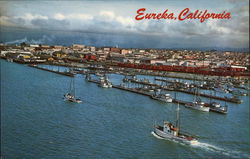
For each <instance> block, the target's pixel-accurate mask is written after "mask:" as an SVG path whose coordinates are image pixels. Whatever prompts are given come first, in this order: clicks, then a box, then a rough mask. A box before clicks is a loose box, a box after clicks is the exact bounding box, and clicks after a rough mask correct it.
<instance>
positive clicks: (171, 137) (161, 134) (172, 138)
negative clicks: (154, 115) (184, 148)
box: [154, 127, 197, 144]
mask: <svg viewBox="0 0 250 159" xmlns="http://www.w3.org/2000/svg"><path fill="white" fill-rule="evenodd" d="M154 133H155V134H156V135H158V136H159V137H161V138H163V139H166V140H170V141H175V142H178V143H184V144H195V143H197V140H196V139H192V140H188V139H186V138H181V137H178V136H174V135H171V134H168V133H165V132H163V131H162V130H160V129H158V128H157V127H155V129H154Z"/></svg>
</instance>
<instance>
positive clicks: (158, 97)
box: [151, 94, 173, 103]
mask: <svg viewBox="0 0 250 159" xmlns="http://www.w3.org/2000/svg"><path fill="white" fill-rule="evenodd" d="M151 98H152V99H155V100H159V101H163V102H166V103H171V102H172V101H173V98H172V97H171V96H170V94H153V95H151Z"/></svg>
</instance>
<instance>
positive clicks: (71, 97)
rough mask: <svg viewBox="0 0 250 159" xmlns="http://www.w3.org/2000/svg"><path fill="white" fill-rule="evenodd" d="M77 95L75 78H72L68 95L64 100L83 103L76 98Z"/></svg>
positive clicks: (65, 95)
mask: <svg viewBox="0 0 250 159" xmlns="http://www.w3.org/2000/svg"><path fill="white" fill-rule="evenodd" d="M75 94H76V93H75V80H74V78H71V81H70V87H69V91H68V93H66V94H64V100H65V101H69V102H73V103H81V102H82V101H81V99H80V98H76V96H75Z"/></svg>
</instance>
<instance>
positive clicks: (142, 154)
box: [1, 60, 250, 159]
mask: <svg viewBox="0 0 250 159" xmlns="http://www.w3.org/2000/svg"><path fill="white" fill-rule="evenodd" d="M121 78H122V76H119V75H110V79H111V81H112V82H115V83H119V81H120V79H121ZM69 83H70V77H66V76H62V75H58V74H54V73H50V72H46V71H42V70H38V69H34V68H31V67H27V66H25V65H20V64H16V63H8V62H6V61H3V60H1V126H2V127H1V130H2V134H1V137H2V138H1V146H2V147H1V148H2V149H1V152H2V157H3V158H4V159H12V158H38V159H39V158H41V159H54V158H61V159H68V158H109V159H110V158H111V159H112V158H114V159H117V158H145V159H151V158H154V159H162V158H249V157H250V150H249V148H250V136H249V134H250V131H249V125H250V121H249V96H247V97H241V98H242V99H243V100H244V103H242V104H231V103H228V105H229V112H228V114H227V115H221V114H217V113H212V112H209V113H205V112H199V111H195V110H191V109H187V108H184V107H182V106H181V107H180V108H181V112H180V113H181V128H182V129H183V130H184V131H187V132H189V133H191V134H195V135H197V136H198V137H199V143H198V144H197V145H192V146H188V145H181V144H179V143H175V142H171V141H167V140H162V139H159V138H156V137H155V136H154V135H152V134H151V132H152V130H153V124H154V122H155V121H156V122H158V123H162V121H163V120H164V119H167V120H172V121H174V120H175V110H176V105H175V104H164V103H161V102H158V101H155V100H152V99H150V98H149V97H145V96H142V95H138V94H134V93H130V92H125V91H122V90H118V89H114V88H112V89H103V88H100V87H98V86H97V85H96V84H94V83H89V82H86V81H85V80H84V77H83V76H81V75H77V76H76V77H75V83H76V93H77V96H79V97H81V99H82V100H83V103H80V104H74V103H68V102H65V101H64V100H63V99H62V97H63V94H64V93H66V91H67V90H68V88H69ZM178 97H179V98H181V99H192V96H190V95H187V94H181V93H179V94H178Z"/></svg>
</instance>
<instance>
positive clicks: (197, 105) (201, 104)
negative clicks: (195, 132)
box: [185, 101, 210, 112]
mask: <svg viewBox="0 0 250 159" xmlns="http://www.w3.org/2000/svg"><path fill="white" fill-rule="evenodd" d="M185 107H187V108H191V109H195V110H200V111H203V112H209V110H210V108H209V107H206V106H205V103H204V102H198V101H195V102H192V103H187V104H185Z"/></svg>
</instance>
